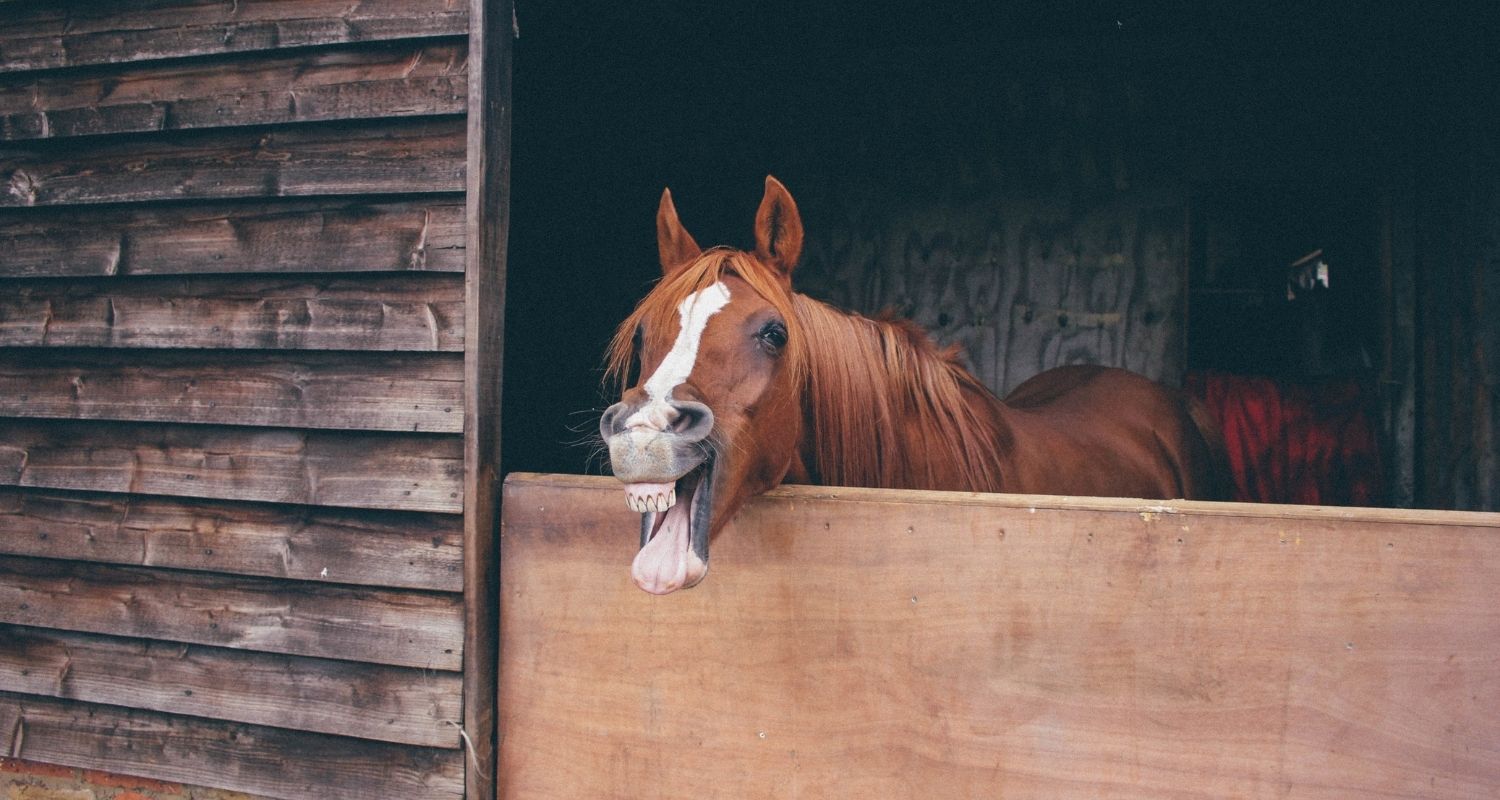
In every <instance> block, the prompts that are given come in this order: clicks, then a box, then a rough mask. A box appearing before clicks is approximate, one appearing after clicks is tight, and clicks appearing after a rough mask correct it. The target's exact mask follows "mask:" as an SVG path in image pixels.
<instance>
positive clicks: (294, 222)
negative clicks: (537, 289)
mask: <svg viewBox="0 0 1500 800" xmlns="http://www.w3.org/2000/svg"><path fill="white" fill-rule="evenodd" d="M463 268H464V219H463V207H462V206H461V205H459V204H457V203H445V202H444V201H442V200H440V199H434V200H425V201H424V200H415V201H409V202H402V203H366V202H349V201H346V200H332V201H328V200H322V201H296V200H292V201H281V202H277V203H248V204H246V203H241V204H234V205H224V204H220V205H210V206H203V205H200V204H196V203H195V204H193V205H169V206H148V207H145V208H140V207H134V208H132V207H125V208H119V209H107V210H106V209H100V208H85V209H56V210H50V211H48V212H47V213H46V214H38V213H36V212H34V211H29V210H20V209H11V210H0V278H50V277H80V278H81V277H91V276H99V277H103V276H125V275H193V274H236V275H238V274H243V273H247V272H260V273H283V272H401V271H407V270H427V271H432V272H462V271H463Z"/></svg>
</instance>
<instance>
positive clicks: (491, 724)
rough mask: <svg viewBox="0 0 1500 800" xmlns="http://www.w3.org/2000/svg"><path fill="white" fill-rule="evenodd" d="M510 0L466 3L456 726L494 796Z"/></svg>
mask: <svg viewBox="0 0 1500 800" xmlns="http://www.w3.org/2000/svg"><path fill="white" fill-rule="evenodd" d="M512 13H513V12H512V4H511V0H470V3H469V130H468V176H467V191H468V198H467V201H468V202H467V209H466V222H467V226H466V237H467V251H466V259H467V262H466V264H465V273H464V313H465V318H464V730H465V732H466V733H467V734H468V745H469V746H470V747H471V750H470V754H469V758H468V759H467V760H466V762H465V764H466V769H465V778H464V787H465V795H466V796H467V797H468V798H470V800H479V798H484V799H485V800H488V798H492V797H494V796H495V763H496V759H495V739H496V731H495V702H496V694H495V693H496V688H497V680H498V677H497V676H498V672H497V670H498V665H499V645H498V640H499V633H498V625H499V616H498V604H499V598H500V592H499V581H500V578H499V548H498V542H497V533H498V524H499V500H500V493H499V491H500V474H499V473H500V379H501V363H502V350H503V345H504V339H505V248H506V239H507V235H508V233H509V230H510V124H511V94H510V76H511V46H512V42H513V25H514V18H513V16H512Z"/></svg>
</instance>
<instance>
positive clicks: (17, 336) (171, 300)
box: [0, 273, 464, 351]
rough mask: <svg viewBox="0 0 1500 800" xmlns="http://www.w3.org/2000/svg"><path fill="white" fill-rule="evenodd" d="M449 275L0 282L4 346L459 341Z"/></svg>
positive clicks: (425, 347)
mask: <svg viewBox="0 0 1500 800" xmlns="http://www.w3.org/2000/svg"><path fill="white" fill-rule="evenodd" d="M463 319H464V308H463V285H462V283H461V281H460V280H459V279H458V277H457V276H455V275H449V274H420V273H412V274H394V275H379V276H374V275H372V276H366V277H361V278H341V277H323V278H306V277H301V278H297V279H292V278H283V279H276V278H235V277H230V276H211V277H202V278H165V277H163V278H133V279H130V280H118V279H99V280H96V281H83V280H74V281H62V280H44V281H17V282H0V346H6V347H148V348H163V347H165V348H225V349H247V348H248V349H272V350H278V349H287V350H303V349H312V350H382V351H384V350H417V351H434V350H436V351H460V350H462V349H463V324H464V323H463Z"/></svg>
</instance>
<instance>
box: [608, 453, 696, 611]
mask: <svg viewBox="0 0 1500 800" xmlns="http://www.w3.org/2000/svg"><path fill="white" fill-rule="evenodd" d="M713 468H714V461H713V458H712V457H709V458H708V459H706V460H705V461H704V462H703V463H702V464H700V465H698V466H697V467H694V468H693V470H692V471H690V472H688V474H686V475H684V476H682V477H681V478H678V479H677V480H676V482H674V483H632V484H627V485H626V486H625V502H626V503H627V504H628V505H629V506H630V508H631V510H633V511H637V512H639V513H640V514H641V550H640V552H639V553H637V554H636V556H635V561H634V562H633V563H632V564H631V565H630V575H631V577H632V578H633V579H634V580H635V585H637V586H639V587H641V588H642V589H644V590H646V591H648V592H650V593H652V594H668V593H670V592H675V591H677V590H678V589H686V588H688V587H691V586H694V585H696V584H697V583H698V582H699V581H701V580H703V576H705V575H707V574H708V529H709V517H710V515H711V513H712V511H713Z"/></svg>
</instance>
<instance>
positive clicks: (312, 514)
mask: <svg viewBox="0 0 1500 800" xmlns="http://www.w3.org/2000/svg"><path fill="white" fill-rule="evenodd" d="M0 553H4V554H8V555H17V556H34V557H40V558H63V559H74V560H81V561H99V562H104V563H110V564H122V565H126V566H141V567H166V568H172V569H190V570H198V571H203V572H221V573H229V574H233V575H259V576H264V577H270V578H289V579H293V580H301V581H326V582H329V583H346V584H358V585H364V586H379V587H388V588H403V589H427V590H431V591H439V592H459V591H462V590H463V571H462V570H463V531H462V524H461V521H460V520H459V518H458V517H456V516H454V515H449V514H421V513H410V512H406V513H400V512H389V511H381V512H370V511H357V510H333V509H319V508H309V507H306V506H277V505H264V504H258V503H224V502H209V501H192V500H169V499H166V498H158V497H139V496H133V495H111V494H93V493H71V492H52V491H39V490H30V489H12V488H0Z"/></svg>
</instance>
